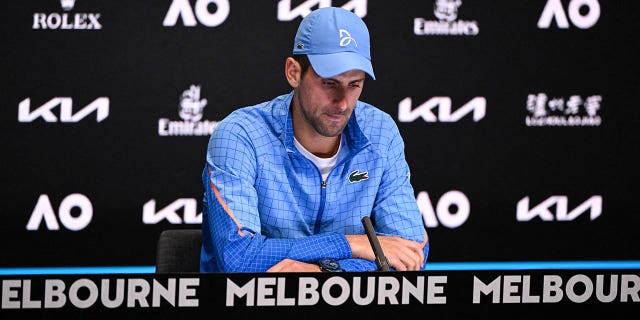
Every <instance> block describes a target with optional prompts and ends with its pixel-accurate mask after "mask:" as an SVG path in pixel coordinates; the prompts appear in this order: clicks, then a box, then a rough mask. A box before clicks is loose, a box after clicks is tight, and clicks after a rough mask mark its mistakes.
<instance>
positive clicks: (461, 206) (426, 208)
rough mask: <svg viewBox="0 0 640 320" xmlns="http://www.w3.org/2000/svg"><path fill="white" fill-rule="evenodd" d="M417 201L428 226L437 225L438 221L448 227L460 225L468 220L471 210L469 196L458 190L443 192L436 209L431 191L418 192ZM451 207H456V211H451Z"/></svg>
mask: <svg viewBox="0 0 640 320" xmlns="http://www.w3.org/2000/svg"><path fill="white" fill-rule="evenodd" d="M416 202H418V208H420V212H421V213H422V220H423V221H424V224H425V226H426V227H428V228H434V227H437V226H438V221H439V222H440V223H442V225H443V226H445V227H447V228H452V229H453V228H456V227H459V226H461V225H462V224H463V223H465V222H466V221H467V219H468V218H469V213H470V212H471V205H470V204H469V198H467V196H466V195H465V194H464V193H462V192H460V191H457V190H451V191H449V192H447V193H445V194H443V195H442V197H440V199H439V200H438V203H437V205H436V210H433V204H432V203H431V199H429V193H427V192H426V191H421V192H420V193H418V196H417V197H416ZM451 207H456V211H455V212H451V211H450V209H451Z"/></svg>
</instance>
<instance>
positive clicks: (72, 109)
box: [0, 0, 640, 268]
mask: <svg viewBox="0 0 640 320" xmlns="http://www.w3.org/2000/svg"><path fill="white" fill-rule="evenodd" d="M324 6H343V7H345V8H347V9H349V10H352V11H354V12H355V13H356V14H358V15H359V16H361V17H363V19H364V20H365V22H366V23H367V24H368V26H369V29H370V32H371V40H372V56H373V63H374V69H375V72H376V76H377V77H378V79H377V80H375V81H372V80H368V81H367V83H366V86H365V90H364V93H363V95H362V100H364V101H367V102H369V103H372V104H374V105H376V106H377V107H379V108H381V109H382V110H384V111H386V112H388V113H389V114H390V115H391V116H392V117H393V118H394V119H395V120H396V122H397V124H398V126H399V128H400V130H401V132H402V134H403V135H404V137H405V140H406V155H407V158H408V162H409V164H410V166H411V169H412V177H411V180H412V182H413V185H414V188H415V193H416V201H417V202H418V204H419V206H420V208H421V210H422V213H423V217H424V222H425V227H426V228H427V229H428V231H429V233H430V236H431V241H432V242H431V255H430V260H429V261H430V262H431V263H434V264H435V263H439V262H492V261H507V262H522V261H529V262H531V261H533V262H535V261H594V260H595V261H606V260H616V261H619V260H625V261H633V260H638V259H639V258H640V256H639V255H638V247H639V240H640V239H639V237H638V229H637V228H638V225H639V224H640V214H639V213H640V212H639V210H638V199H637V198H636V197H637V191H638V188H637V186H636V182H637V181H638V178H639V177H638V172H639V170H638V163H640V161H639V160H640V159H639V156H638V153H637V152H634V149H637V148H638V146H639V145H640V134H639V133H640V132H639V129H638V125H639V120H640V108H638V106H637V104H638V99H639V98H638V96H637V94H638V92H640V90H639V89H640V88H639V84H640V82H639V81H638V76H640V66H639V62H638V61H639V60H638V58H637V57H639V56H640V48H639V45H638V39H637V36H638V34H639V33H640V28H639V24H638V15H637V12H638V11H637V5H636V4H635V3H634V1H631V0H628V1H605V0H531V1H508V0H502V1H477V0H476V1H472V0H462V1H461V0H453V1H444V0H443V1H440V0H420V1H400V2H394V1H367V0H352V1H331V0H308V1H293V0H279V1H278V0H273V1H249V0H242V1H241V0H164V1H118V0H115V1H97V0H75V1H73V0H63V1H60V0H46V1H45V0H39V1H7V2H5V3H4V8H3V10H1V11H2V20H3V21H4V22H3V32H2V39H3V41H2V49H1V50H2V59H1V64H2V73H1V74H2V78H3V83H4V84H5V85H4V88H3V90H0V98H1V99H0V101H1V102H2V108H1V110H0V112H1V114H0V121H1V122H2V125H1V127H2V133H3V134H2V140H1V141H2V149H1V150H2V157H0V159H1V160H0V161H1V163H2V171H1V173H0V177H1V181H2V193H1V194H2V201H1V202H0V217H1V219H2V223H0V253H1V254H0V256H1V258H0V268H22V267H91V266H153V264H154V262H155V247H156V241H157V238H158V235H159V233H160V232H161V231H162V230H164V229H169V228H199V225H200V223H201V198H202V194H203V189H202V186H201V182H200V174H201V170H202V168H203V165H204V160H205V151H206V145H207V141H208V138H209V136H210V134H211V132H212V131H213V130H215V126H216V124H217V122H218V121H220V120H221V119H223V118H224V117H225V116H226V115H227V114H229V113H230V112H231V111H233V110H235V109H237V108H239V107H241V106H245V105H249V104H255V103H259V102H262V101H265V100H268V99H271V98H272V97H275V96H276V95H279V94H283V93H286V92H288V91H289V90H290V87H289V86H288V84H287V83H286V81H285V78H284V75H283V68H284V60H285V58H286V56H287V55H288V54H289V53H290V51H291V49H292V45H293V44H292V41H293V40H292V39H293V36H294V34H295V31H296V28H297V25H298V23H299V22H300V20H301V19H302V17H303V16H305V15H306V14H308V13H309V12H310V11H311V10H313V9H316V8H318V7H324Z"/></svg>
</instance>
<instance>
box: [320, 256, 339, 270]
mask: <svg viewBox="0 0 640 320" xmlns="http://www.w3.org/2000/svg"><path fill="white" fill-rule="evenodd" d="M318 264H319V265H320V269H321V270H322V271H325V272H339V271H343V270H342V269H341V268H340V263H338V261H336V260H334V259H328V258H325V259H320V261H318Z"/></svg>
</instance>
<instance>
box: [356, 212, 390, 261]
mask: <svg viewBox="0 0 640 320" xmlns="http://www.w3.org/2000/svg"><path fill="white" fill-rule="evenodd" d="M362 225H363V226H364V231H365V232H366V233H367V238H369V243H371V248H372V249H373V254H374V255H375V256H376V265H377V266H378V269H377V270H376V271H389V262H388V261H387V257H386V256H385V255H384V252H383V251H382V247H381V246H380V241H378V235H376V231H375V230H374V229H373V224H371V219H370V218H369V217H367V216H365V217H362Z"/></svg>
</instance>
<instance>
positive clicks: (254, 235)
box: [200, 121, 351, 272]
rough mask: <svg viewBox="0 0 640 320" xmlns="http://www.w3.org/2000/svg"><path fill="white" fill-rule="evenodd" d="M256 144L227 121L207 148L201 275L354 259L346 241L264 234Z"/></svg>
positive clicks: (337, 236) (332, 237)
mask: <svg viewBox="0 0 640 320" xmlns="http://www.w3.org/2000/svg"><path fill="white" fill-rule="evenodd" d="M253 142H254V141H253V140H252V139H250V138H249V136H248V135H247V133H246V132H245V131H244V129H243V128H242V127H241V126H240V125H238V124H234V123H226V122H225V121H222V122H221V123H219V124H218V127H217V128H216V130H215V131H214V133H213V135H212V136H211V139H210V141H209V145H208V148H207V161H206V165H205V167H204V169H203V172H202V183H203V186H204V190H205V192H204V199H203V221H202V230H203V234H202V242H203V244H202V252H201V259H200V270H201V271H202V272H263V271H266V270H267V269H268V268H270V267H271V266H273V265H274V264H276V263H278V262H279V261H281V260H283V259H285V258H290V259H294V260H299V261H305V262H315V261H317V260H318V259H319V258H320V257H323V256H325V257H326V256H332V257H336V258H338V259H341V258H348V257H350V256H351V249H350V247H349V244H348V242H347V241H346V238H345V237H344V236H343V235H340V234H324V235H315V236H310V237H304V238H300V239H276V238H270V237H265V236H264V235H262V234H261V227H260V215H259V212H258V195H257V193H256V190H255V188H254V186H253V185H254V182H255V179H256V178H257V174H258V172H257V171H258V166H257V161H256V156H255V151H254V148H253V146H252V143H253Z"/></svg>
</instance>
